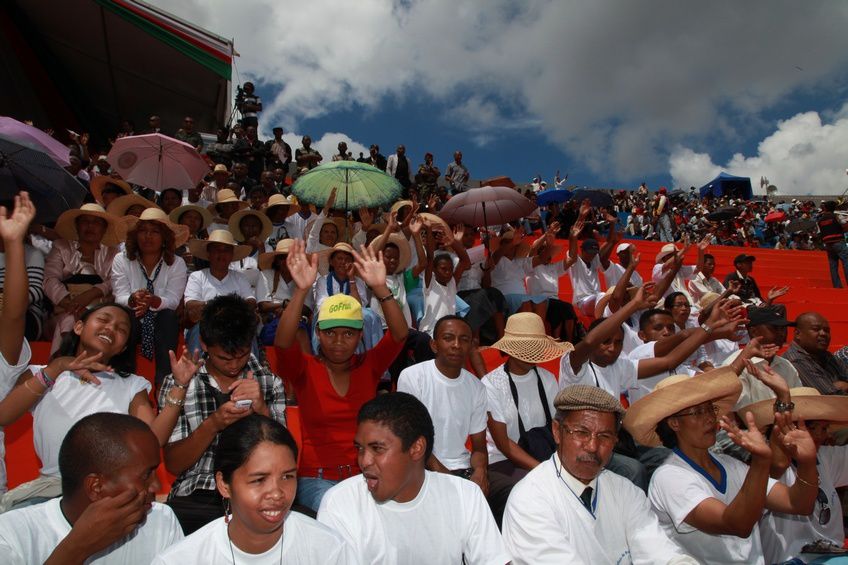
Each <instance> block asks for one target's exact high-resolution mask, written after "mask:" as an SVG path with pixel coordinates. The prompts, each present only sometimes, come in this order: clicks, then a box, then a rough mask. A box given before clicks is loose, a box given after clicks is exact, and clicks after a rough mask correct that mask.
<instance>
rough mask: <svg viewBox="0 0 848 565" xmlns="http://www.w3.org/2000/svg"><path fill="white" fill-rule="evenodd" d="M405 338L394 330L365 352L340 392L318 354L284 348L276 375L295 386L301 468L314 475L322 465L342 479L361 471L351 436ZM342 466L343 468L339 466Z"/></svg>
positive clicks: (326, 475)
mask: <svg viewBox="0 0 848 565" xmlns="http://www.w3.org/2000/svg"><path fill="white" fill-rule="evenodd" d="M404 343H405V342H404V341H401V342H400V343H396V342H395V340H394V338H392V334H391V332H386V334H385V335H384V336H383V339H381V340H380V342H379V343H378V344H377V345H376V346H374V348H373V349H371V350H370V351H368V352H366V353H365V354H364V355H356V356H355V359H356V360H357V361H358V364H357V363H354V368H353V369H352V370H351V372H350V388H349V389H348V391H347V394H346V395H345V396H339V393H338V392H336V389H335V388H333V384H332V383H331V382H330V375H329V373H328V372H327V368H326V367H325V366H324V365H323V363H321V362H320V361H319V360H318V358H316V357H315V356H314V355H306V354H304V353H303V352H302V351H301V349H300V345H299V344H298V343H296V342H295V343H293V344H292V345H291V346H289V347H288V348H287V349H283V350H280V355H278V364H277V374H278V375H281V376H284V378H286V379H288V381H289V382H290V383H291V384H292V386H293V387H294V391H295V394H296V395H297V402H298V406H299V408H300V409H299V412H300V429H301V437H302V443H303V445H301V446H300V464H299V467H298V468H299V472H300V474H301V476H304V477H315V476H317V471H318V469H319V468H322V469H324V473H323V477H324V478H325V479H329V480H334V481H335V480H340V479H344V478H347V477H349V476H351V475H353V474H356V473H359V466H358V464H357V462H356V449H354V447H353V438H354V436H355V435H356V416H357V414H358V413H359V409H360V408H362V405H363V404H365V403H366V402H368V401H369V400H371V399H372V398H374V397H375V396H376V394H377V384H378V383H379V382H380V378H382V376H383V373H385V372H386V370H387V369H388V368H389V365H391V364H392V362H394V360H395V358H396V357H397V355H398V353H400V351H401V349H403V346H404ZM339 467H343V468H344V469H343V470H341V471H340V470H339Z"/></svg>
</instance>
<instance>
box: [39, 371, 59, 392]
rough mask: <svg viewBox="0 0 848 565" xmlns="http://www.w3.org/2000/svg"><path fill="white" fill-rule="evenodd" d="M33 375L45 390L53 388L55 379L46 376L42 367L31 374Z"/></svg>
mask: <svg viewBox="0 0 848 565" xmlns="http://www.w3.org/2000/svg"><path fill="white" fill-rule="evenodd" d="M33 377H35V378H36V380H38V382H40V383H41V384H42V385H43V386H44V389H45V390H50V389H51V388H53V385H54V384H56V381H54V380H53V379H51V378H50V377H48V376H47V374H46V373H45V372H44V369H39V370H38V372H37V373H35V374H34V375H33Z"/></svg>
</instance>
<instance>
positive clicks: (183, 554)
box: [128, 512, 357, 565]
mask: <svg viewBox="0 0 848 565" xmlns="http://www.w3.org/2000/svg"><path fill="white" fill-rule="evenodd" d="M281 543H282V548H280V544H281ZM281 551H282V556H283V558H282V562H283V563H297V564H301V563H302V564H304V565H309V564H314V565H324V564H328V565H332V564H338V565H346V564H348V563H357V561H356V559H355V557H354V555H353V553H352V551H351V548H350V546H349V545H348V544H347V543H345V541H344V540H343V539H342V537H341V536H340V535H339V534H338V533H337V532H336V531H334V530H332V529H330V528H328V527H327V526H325V525H324V524H320V523H318V522H317V521H316V520H313V519H312V518H309V517H308V516H305V515H303V514H300V513H299V512H289V515H288V516H286V521H285V524H284V525H283V535H282V537H281V538H280V540H278V541H277V543H276V544H274V546H273V547H272V548H271V549H269V550H268V551H266V552H265V553H260V554H252V553H246V552H244V551H242V550H240V549H239V548H238V547H236V546H235V544H232V543H231V542H230V538H229V535H228V533H227V524H226V522H224V518H223V517H222V518H218V519H217V520H214V521H212V522H209V523H208V524H206V525H205V526H203V527H202V528H200V529H199V530H197V531H196V532H194V533H193V534H191V535H189V536H188V537H187V538H185V539H184V540H183V541H181V542H180V543H178V544H176V545H174V546H172V547H170V548H168V549H166V550H164V551H162V552H161V553H159V555H157V556H156V559H154V560H153V563H152V565H168V564H172V565H188V564H190V563H202V564H203V565H219V564H220V565H225V564H227V563H233V557H235V563H236V564H241V565H253V564H255V565H261V564H270V563H279V561H280V555H281ZM128 565H129V564H128Z"/></svg>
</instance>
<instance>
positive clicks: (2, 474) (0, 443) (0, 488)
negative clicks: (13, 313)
mask: <svg viewBox="0 0 848 565" xmlns="http://www.w3.org/2000/svg"><path fill="white" fill-rule="evenodd" d="M31 358H32V351H31V350H30V348H29V342H28V341H27V340H26V338H24V342H23V345H22V346H21V352H20V354H19V355H18V362H17V363H16V364H15V365H10V364H9V362H8V361H6V358H5V357H3V355H0V400H3V399H4V398H6V396H8V395H9V393H10V392H11V391H12V389H13V388H15V382H17V380H18V377H19V376H20V375H21V373H23V372H24V371H26V369H27V366H28V365H29V361H30V359H31ZM4 492H6V435H5V434H4V433H3V428H2V427H0V494H2V493H4Z"/></svg>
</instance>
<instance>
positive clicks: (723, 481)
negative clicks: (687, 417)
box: [672, 447, 727, 494]
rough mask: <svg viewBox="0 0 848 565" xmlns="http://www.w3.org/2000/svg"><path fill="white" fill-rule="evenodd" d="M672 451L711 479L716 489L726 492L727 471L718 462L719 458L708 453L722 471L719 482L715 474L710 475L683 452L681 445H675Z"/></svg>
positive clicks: (722, 492)
mask: <svg viewBox="0 0 848 565" xmlns="http://www.w3.org/2000/svg"><path fill="white" fill-rule="evenodd" d="M672 451H674V452H675V453H676V454H677V455H678V457H680V458H681V459H683V460H684V461H685V462H686V463H687V464H688V465H689V466H690V467H692V468H693V469H694V470H695V471H697V472H698V473H700V474H701V475H702V476H703V477H704V478H705V479H707V480H708V481H710V484H711V485H713V486H714V487H715V488H716V490H718V491H719V492H720V493H721V494H725V493H726V492H727V471H726V470H725V469H724V466H723V465H722V464H721V463H719V462H718V459H716V458H715V457H713V456H712V455H709V454H707V455H709V457H710V459H712V461H713V463H715V465H716V467H718V470H719V471H720V472H721V480H720V481H719V482H716V480H715V479H714V478H713V476H712V475H710V474H709V473H708V472H707V470H706V469H704V468H703V467H701V466H700V465H698V464H697V463H695V462H694V461H692V460H691V459H689V457H687V456H686V454H685V453H683V452H682V451H681V450H680V448H679V447H675V448H674V449H672Z"/></svg>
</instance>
